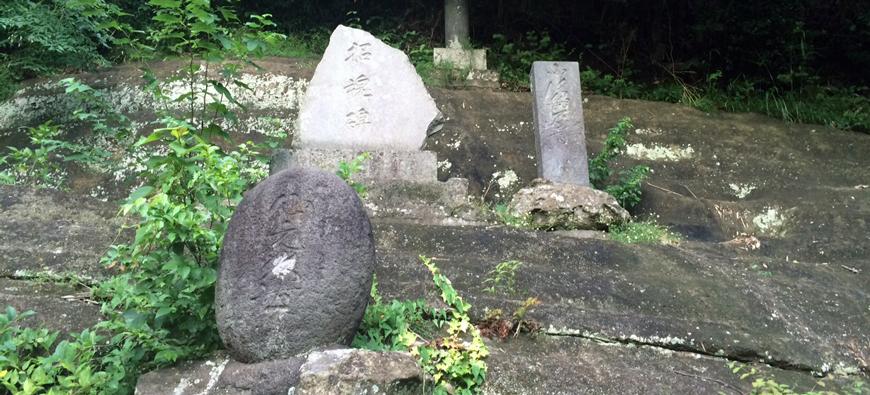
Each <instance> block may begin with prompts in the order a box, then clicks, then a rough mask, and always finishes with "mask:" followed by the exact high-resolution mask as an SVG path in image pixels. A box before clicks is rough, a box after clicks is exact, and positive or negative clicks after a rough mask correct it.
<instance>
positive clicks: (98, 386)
mask: <svg viewBox="0 0 870 395" xmlns="http://www.w3.org/2000/svg"><path fill="white" fill-rule="evenodd" d="M31 315H33V312H32V311H27V312H24V313H21V314H19V313H18V312H17V311H15V309H14V308H12V307H11V306H10V307H6V311H5V312H4V313H3V314H0V355H2V358H0V385H2V386H3V388H4V389H5V390H6V391H8V393H11V394H28V395H29V394H38V393H39V394H41V393H48V394H73V393H75V394H87V393H104V392H102V391H105V390H107V389H114V390H116V391H117V390H118V385H117V383H118V381H119V380H120V377H121V376H122V375H123V372H122V371H119V370H117V369H113V368H112V366H108V368H109V369H106V370H103V369H102V366H101V358H100V357H99V355H100V353H99V352H98V347H101V345H102V344H103V343H104V341H105V339H103V338H102V337H100V336H98V335H97V334H96V332H94V331H92V330H85V331H83V332H81V333H78V334H73V335H72V336H71V337H70V338H69V339H64V340H61V341H59V342H58V338H59V337H60V336H59V333H58V332H56V331H49V330H47V329H31V328H23V327H21V326H20V324H21V320H23V319H25V318H27V317H29V316H31Z"/></svg>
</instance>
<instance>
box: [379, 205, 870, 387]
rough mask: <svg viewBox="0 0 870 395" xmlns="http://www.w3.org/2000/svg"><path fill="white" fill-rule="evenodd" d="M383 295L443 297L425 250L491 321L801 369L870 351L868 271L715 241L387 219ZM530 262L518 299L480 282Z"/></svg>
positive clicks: (845, 361) (843, 363)
mask: <svg viewBox="0 0 870 395" xmlns="http://www.w3.org/2000/svg"><path fill="white" fill-rule="evenodd" d="M375 235H376V237H377V248H378V256H379V264H378V266H377V270H376V272H377V275H378V281H379V287H380V290H381V291H382V293H383V294H384V297H385V298H403V299H407V298H414V297H428V298H430V299H431V300H433V301H434V300H436V299H437V295H436V294H434V292H433V290H432V288H431V287H421V286H420V284H421V282H425V281H429V276H428V274H427V273H426V272H425V268H424V267H422V265H421V264H420V263H419V262H418V258H417V256H418V255H419V254H423V255H426V256H429V257H433V258H434V259H435V262H436V264H437V265H438V266H439V267H441V268H442V269H443V271H444V273H445V274H446V275H447V276H448V277H449V278H451V279H452V280H453V283H454V285H455V286H456V288H457V289H458V290H459V292H460V294H462V295H463V296H464V297H466V298H467V299H468V300H469V301H470V302H471V303H472V304H473V305H474V306H475V308H474V309H473V310H472V312H473V314H475V315H476V316H477V318H478V319H482V318H483V315H484V314H485V310H486V309H495V308H500V309H502V310H503V311H505V312H512V311H514V310H515V309H516V308H517V307H518V306H519V305H520V303H521V302H522V301H523V300H525V298H526V297H537V298H538V299H540V301H541V302H542V303H541V305H540V306H538V307H536V308H535V309H534V310H533V311H532V312H530V313H529V314H528V317H530V318H532V319H534V320H536V321H537V322H538V323H539V324H540V325H541V326H542V328H543V330H544V332H545V333H548V334H551V335H560V336H577V337H595V336H600V337H604V338H608V339H615V340H617V341H622V342H628V343H636V344H647V345H655V346H658V347H664V348H667V349H672V350H684V351H691V352H694V353H697V354H701V355H711V356H721V357H725V358H729V359H734V360H742V361H759V362H764V363H768V364H771V365H775V366H779V367H783V368H787V369H797V370H802V371H807V372H808V371H816V372H827V371H831V370H848V371H856V370H857V369H858V368H859V366H860V365H861V363H862V362H861V361H860V359H861V357H862V353H863V355H866V354H867V353H870V335H868V334H867V332H866V331H865V330H863V328H867V327H870V316H868V314H867V313H866V309H867V304H866V301H867V300H868V294H867V292H868V290H870V286H868V285H870V284H868V280H867V277H866V276H864V275H856V274H854V273H852V272H850V271H847V270H843V269H842V268H840V267H839V266H833V265H822V264H816V263H794V262H788V263H786V262H782V261H778V260H772V259H769V258H766V257H764V256H760V255H758V254H751V253H749V252H745V251H742V250H739V249H731V248H727V247H723V246H721V245H718V244H705V243H694V242H684V243H682V244H680V245H676V246H670V245H669V246H662V245H638V244H621V243H618V242H614V241H608V240H601V239H597V238H575V237H570V236H565V235H557V234H553V233H544V232H527V231H520V230H513V229H506V228H485V227H473V226H472V227H437V226H419V225H414V224H404V223H387V222H383V221H381V222H378V223H377V224H376V228H375ZM507 260H519V261H522V262H524V264H523V266H522V267H521V268H520V269H519V270H518V272H517V273H516V291H517V293H516V294H490V293H488V292H486V291H485V290H484V288H485V287H484V286H483V285H481V283H482V281H483V280H484V279H485V278H486V276H487V273H488V272H489V271H490V270H492V269H493V268H494V267H495V265H496V264H498V263H499V262H502V261H507Z"/></svg>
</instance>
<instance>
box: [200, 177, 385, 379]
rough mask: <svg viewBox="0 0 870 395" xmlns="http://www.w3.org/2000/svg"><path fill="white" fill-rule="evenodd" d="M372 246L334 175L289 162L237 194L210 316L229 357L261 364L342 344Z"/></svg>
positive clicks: (355, 206) (353, 319) (357, 208)
mask: <svg viewBox="0 0 870 395" xmlns="http://www.w3.org/2000/svg"><path fill="white" fill-rule="evenodd" d="M374 261H375V250H374V242H373V238H372V228H371V224H370V223H369V219H368V216H366V213H365V210H364V209H363V207H362V204H361V202H360V200H359V198H358V197H357V195H356V193H355V192H354V191H353V189H351V188H350V187H349V186H347V184H345V183H344V182H343V181H342V180H341V179H339V178H338V177H336V176H335V175H332V174H329V173H325V172H321V171H315V170H302V169H292V170H286V171H283V172H280V173H278V174H275V175H272V176H270V177H269V178H267V179H266V180H264V181H263V182H261V183H260V184H259V185H257V186H256V187H254V188H253V189H252V190H250V191H248V192H247V193H246V194H245V197H244V199H243V200H242V202H241V203H240V204H239V206H238V208H237V209H236V212H235V214H234V215H233V218H232V220H231V221H230V224H229V228H228V229H227V233H226V236H225V239H224V245H223V250H222V251H221V259H220V270H219V277H218V283H217V291H216V300H215V306H216V313H217V322H218V330H219V331H220V335H221V339H223V341H224V344H225V345H226V346H227V349H228V350H229V351H230V354H231V355H232V356H233V358H235V359H237V360H239V361H241V362H259V361H264V360H270V359H279V358H287V357H291V356H294V355H297V354H300V353H303V352H306V351H309V350H311V349H314V348H317V347H322V346H324V345H328V344H334V343H338V344H350V341H351V340H352V339H353V335H354V333H355V332H356V329H357V327H358V326H359V323H360V320H361V319H362V314H363V312H364V311H365V307H366V304H367V302H368V293H369V289H370V286H371V279H372V273H373V270H374Z"/></svg>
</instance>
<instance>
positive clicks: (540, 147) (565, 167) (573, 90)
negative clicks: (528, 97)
mask: <svg viewBox="0 0 870 395" xmlns="http://www.w3.org/2000/svg"><path fill="white" fill-rule="evenodd" d="M530 80H531V87H532V96H533V98H534V101H533V103H534V119H535V147H536V149H537V154H538V177H539V178H543V179H545V180H548V181H552V182H559V183H568V184H575V185H583V186H589V158H588V155H587V153H586V126H585V125H584V124H583V96H582V94H581V91H580V66H579V64H578V63H577V62H534V63H533V64H532V71H531V76H530Z"/></svg>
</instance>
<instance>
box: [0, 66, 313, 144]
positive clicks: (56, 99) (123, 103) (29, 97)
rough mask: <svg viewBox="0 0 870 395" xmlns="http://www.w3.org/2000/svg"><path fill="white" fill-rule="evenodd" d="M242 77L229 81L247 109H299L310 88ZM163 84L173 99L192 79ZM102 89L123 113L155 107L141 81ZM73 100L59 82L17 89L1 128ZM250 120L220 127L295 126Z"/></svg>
mask: <svg viewBox="0 0 870 395" xmlns="http://www.w3.org/2000/svg"><path fill="white" fill-rule="evenodd" d="M239 81H241V82H242V83H243V84H245V85H247V87H248V88H250V89H247V88H244V87H242V86H239V85H236V84H232V83H226V84H225V85H226V87H227V90H229V91H230V93H231V94H232V95H233V97H234V98H235V99H236V100H237V101H238V102H239V103H241V104H242V105H244V106H245V107H246V108H247V110H248V111H263V112H272V113H274V112H275V110H278V111H280V112H287V111H290V112H293V111H298V110H299V107H300V105H301V102H302V99H303V98H304V95H305V91H306V89H307V88H308V81H307V80H304V79H297V78H293V77H289V76H285V75H277V74H272V73H260V74H242V75H241V76H240V77H239ZM200 82H202V81H200ZM161 88H162V89H163V91H164V94H165V95H166V96H167V97H169V99H175V98H178V97H180V96H181V95H183V94H185V93H186V92H188V91H189V90H190V86H189V80H177V81H172V82H168V83H164V84H162V86H161ZM195 89H196V90H197V91H198V92H199V94H198V95H197V96H198V97H196V98H195V99H196V100H194V102H195V103H202V102H203V100H202V92H203V86H199V87H196V88H195ZM102 92H103V93H104V94H105V97H106V99H107V100H108V101H109V103H110V104H111V105H112V106H113V107H114V108H116V109H118V110H120V111H122V112H124V113H125V114H135V113H138V112H142V111H154V110H155V107H156V106H157V103H155V101H154V100H153V98H152V96H151V93H149V92H146V91H144V90H142V89H141V87H140V86H139V85H138V84H131V83H125V82H121V83H118V84H116V85H114V86H112V87H111V88H109V89H104V90H102ZM205 92H206V93H207V94H209V95H215V94H216V92H215V91H214V88H212V87H207V88H206V90H205ZM215 97H216V96H215ZM75 105H76V103H75V102H74V100H72V98H70V97H69V96H67V95H66V94H64V93H63V91H62V90H61V89H60V86H59V85H58V82H57V81H47V82H44V83H41V84H38V85H34V86H30V87H28V88H25V89H22V90H20V91H18V92H17V93H16V94H15V95H14V96H13V98H12V99H10V100H8V101H5V102H3V103H0V133H5V134H9V133H12V132H14V131H15V130H16V129H17V128H19V127H22V126H33V124H34V123H35V122H36V120H38V119H43V118H46V117H56V116H63V115H66V114H69V113H71V112H72V110H74V107H75ZM187 105H188V102H187V101H182V102H179V103H169V104H168V108H166V109H168V110H173V111H178V110H185V109H186V108H187ZM246 122H247V123H246V124H245V125H243V126H242V127H239V128H236V127H232V126H235V125H230V124H228V123H226V122H225V124H223V125H221V126H224V127H232V128H231V129H232V130H236V129H238V130H237V131H238V132H240V133H260V134H264V135H267V136H274V132H275V131H276V130H280V131H283V132H284V133H287V134H292V133H293V130H294V124H293V121H292V120H290V119H277V120H276V119H275V118H273V117H262V118H253V121H250V120H248V121H246Z"/></svg>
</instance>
